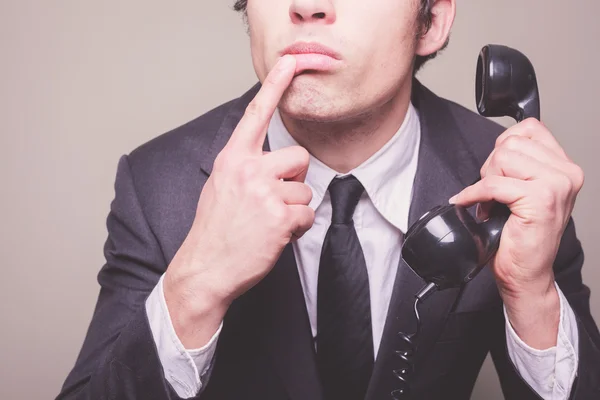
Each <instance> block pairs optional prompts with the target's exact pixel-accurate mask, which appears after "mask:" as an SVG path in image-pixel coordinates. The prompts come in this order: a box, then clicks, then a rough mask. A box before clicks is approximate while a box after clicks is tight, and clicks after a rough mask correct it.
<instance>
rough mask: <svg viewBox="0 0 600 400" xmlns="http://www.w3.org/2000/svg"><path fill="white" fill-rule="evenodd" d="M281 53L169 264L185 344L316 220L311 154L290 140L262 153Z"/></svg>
mask: <svg viewBox="0 0 600 400" xmlns="http://www.w3.org/2000/svg"><path fill="white" fill-rule="evenodd" d="M295 68H296V61H295V58H294V57H293V56H289V55H288V56H284V57H282V58H281V59H280V60H279V62H278V63H277V64H276V65H275V67H274V68H273V69H272V70H271V72H270V73H269V75H268V76H267V78H266V79H265V82H264V83H263V85H262V87H261V89H260V91H259V92H258V93H257V95H256V96H255V98H254V100H252V102H251V103H250V104H249V105H248V108H247V109H246V112H245V114H244V116H243V117H242V119H241V120H240V122H239V124H238V126H237V127H236V129H235V131H234V132H233V134H232V136H231V138H230V140H229V142H228V143H227V145H226V146H225V147H224V149H223V150H222V151H221V153H220V154H219V155H218V156H217V158H216V160H215V163H214V168H213V172H212V174H211V175H210V177H209V178H208V180H207V181H206V184H205V185H204V188H203V189H202V193H201V194H200V200H199V201H198V208H197V211H196V217H195V219H194V222H193V224H192V228H191V229H190V232H189V233H188V236H187V237H186V239H185V241H184V242H183V244H182V246H181V248H180V249H179V251H178V252H177V254H176V255H175V257H174V258H173V261H172V262H171V264H170V265H169V268H168V269H167V272H166V275H165V278H164V281H163V289H164V294H165V300H166V303H167V308H168V309H169V314H170V316H171V320H172V322H173V326H174V328H175V331H176V333H177V335H178V337H179V339H180V340H181V342H182V344H183V345H184V347H185V348H187V349H192V348H198V347H202V346H204V345H205V344H206V343H207V342H208V341H209V340H210V338H211V337H212V336H213V335H214V333H215V332H216V330H217V329H218V327H219V325H220V323H221V321H222V320H223V317H224V316H225V312H226V311H227V308H228V307H229V305H230V304H231V302H232V301H233V300H234V299H235V298H237V297H238V296H240V295H241V294H243V293H244V292H246V291H247V290H248V289H250V288H251V287H252V286H254V285H255V284H257V283H258V282H259V281H260V280H261V279H262V278H264V277H265V276H266V275H267V273H268V272H269V271H270V270H271V269H272V268H273V266H274V265H275V262H276V261H277V259H278V258H279V256H280V254H281V252H282V251H283V249H284V247H285V246H286V245H287V244H288V243H289V242H290V241H291V240H292V239H294V238H299V237H301V236H302V235H303V234H304V233H305V232H306V231H307V230H308V229H310V227H311V226H312V224H313V221H314V212H313V210H312V209H311V208H310V207H308V204H309V202H310V200H311V198H312V191H311V190H310V188H309V187H308V186H307V185H306V184H305V183H304V179H305V177H306V172H307V169H308V162H309V154H308V152H307V151H306V150H305V149H304V148H302V147H300V146H293V147H287V148H283V149H280V150H278V151H274V152H270V153H266V154H263V151H262V148H263V143H264V141H265V138H266V133H267V128H268V126H269V121H270V119H271V117H272V115H273V113H274V111H275V109H276V107H277V105H278V104H279V101H280V99H281V97H282V95H283V93H284V91H285V90H286V89H287V87H288V86H289V84H290V82H291V81H292V79H293V76H294V72H295Z"/></svg>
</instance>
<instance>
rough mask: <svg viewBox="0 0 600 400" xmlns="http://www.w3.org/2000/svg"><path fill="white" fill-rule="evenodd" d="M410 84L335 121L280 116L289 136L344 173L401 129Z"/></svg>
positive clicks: (362, 161)
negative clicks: (388, 97) (316, 120)
mask: <svg viewBox="0 0 600 400" xmlns="http://www.w3.org/2000/svg"><path fill="white" fill-rule="evenodd" d="M411 89H412V82H410V80H409V82H408V83H407V84H406V85H403V86H402V87H401V88H400V89H399V90H398V93H396V95H395V96H394V97H392V98H391V99H390V100H389V101H387V102H385V103H383V104H382V105H379V106H377V107H375V108H373V109H371V110H368V111H367V112H365V113H362V114H360V115H358V116H356V117H353V118H349V119H345V120H341V121H335V122H314V121H302V120H297V119H294V118H291V117H290V116H288V115H286V114H285V113H283V112H282V113H281V118H282V120H283V122H284V124H285V127H286V128H287V130H288V131H289V132H290V134H291V135H292V137H293V138H294V139H295V140H296V142H298V143H299V144H300V145H301V146H302V147H304V148H305V149H306V150H308V152H309V153H311V154H312V155H313V156H314V157H315V158H317V159H318V160H320V161H321V162H322V163H324V164H325V165H327V166H328V167H329V168H331V169H333V170H335V171H337V172H339V173H347V172H349V171H351V170H352V169H354V168H356V167H358V166H359V165H361V164H362V163H364V162H365V161H366V160H368V159H369V158H370V157H371V156H372V155H373V154H375V153H376V152H377V151H378V150H379V149H381V148H382V147H383V146H384V145H385V144H386V143H387V142H388V141H389V140H390V139H391V138H392V137H393V136H394V134H395V133H396V132H397V131H398V129H400V126H402V123H403V122H404V118H405V117H406V113H407V110H408V106H409V104H410V93H411Z"/></svg>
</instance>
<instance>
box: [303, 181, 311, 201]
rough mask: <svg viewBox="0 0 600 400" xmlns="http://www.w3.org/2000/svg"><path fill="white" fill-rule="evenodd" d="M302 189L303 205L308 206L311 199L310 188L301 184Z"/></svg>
mask: <svg viewBox="0 0 600 400" xmlns="http://www.w3.org/2000/svg"><path fill="white" fill-rule="evenodd" d="M303 188H304V204H308V203H310V202H311V200H312V199H313V191H312V189H311V188H310V186H308V185H306V184H303Z"/></svg>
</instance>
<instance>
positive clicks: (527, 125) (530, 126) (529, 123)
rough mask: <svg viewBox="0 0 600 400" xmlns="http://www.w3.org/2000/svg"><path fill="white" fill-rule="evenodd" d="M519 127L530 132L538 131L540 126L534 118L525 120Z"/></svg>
mask: <svg viewBox="0 0 600 400" xmlns="http://www.w3.org/2000/svg"><path fill="white" fill-rule="evenodd" d="M521 126H522V127H523V129H525V131H528V132H532V131H536V130H538V129H539V128H540V127H541V126H542V124H541V122H540V121H538V120H537V119H535V118H527V119H525V120H523V121H522V122H521Z"/></svg>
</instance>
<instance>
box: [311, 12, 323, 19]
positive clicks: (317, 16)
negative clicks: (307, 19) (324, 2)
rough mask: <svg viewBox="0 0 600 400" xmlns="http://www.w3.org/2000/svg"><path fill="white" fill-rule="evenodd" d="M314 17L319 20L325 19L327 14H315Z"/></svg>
mask: <svg viewBox="0 0 600 400" xmlns="http://www.w3.org/2000/svg"><path fill="white" fill-rule="evenodd" d="M313 17H314V18H317V19H324V18H325V13H324V12H320V13H315V14H313Z"/></svg>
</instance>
